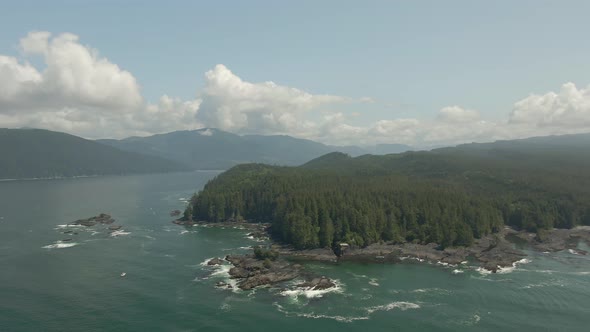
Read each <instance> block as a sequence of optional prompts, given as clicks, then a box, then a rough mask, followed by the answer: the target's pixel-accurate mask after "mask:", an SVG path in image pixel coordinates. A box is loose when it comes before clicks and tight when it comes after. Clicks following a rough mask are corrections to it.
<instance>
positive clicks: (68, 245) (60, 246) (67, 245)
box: [42, 241, 78, 249]
mask: <svg viewBox="0 0 590 332" xmlns="http://www.w3.org/2000/svg"><path fill="white" fill-rule="evenodd" d="M76 245H78V243H77V242H62V241H57V242H55V243H54V244H48V245H46V246H43V247H42V248H43V249H63V248H71V247H73V246H76Z"/></svg>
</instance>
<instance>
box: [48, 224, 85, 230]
mask: <svg viewBox="0 0 590 332" xmlns="http://www.w3.org/2000/svg"><path fill="white" fill-rule="evenodd" d="M82 227H86V226H84V225H72V224H62V225H57V226H56V227H55V228H54V229H60V228H82Z"/></svg>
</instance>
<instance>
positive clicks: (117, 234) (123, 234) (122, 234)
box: [111, 229, 131, 237]
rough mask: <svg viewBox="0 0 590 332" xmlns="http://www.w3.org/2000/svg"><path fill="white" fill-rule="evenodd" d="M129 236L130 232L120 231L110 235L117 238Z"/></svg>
mask: <svg viewBox="0 0 590 332" xmlns="http://www.w3.org/2000/svg"><path fill="white" fill-rule="evenodd" d="M129 234H131V232H125V231H124V230H122V229H120V230H118V231H114V232H112V233H111V236H112V237H117V236H125V235H129Z"/></svg>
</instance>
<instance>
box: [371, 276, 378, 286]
mask: <svg viewBox="0 0 590 332" xmlns="http://www.w3.org/2000/svg"><path fill="white" fill-rule="evenodd" d="M369 285H371V286H375V287H377V286H379V283H378V282H377V278H371V279H370V280H369Z"/></svg>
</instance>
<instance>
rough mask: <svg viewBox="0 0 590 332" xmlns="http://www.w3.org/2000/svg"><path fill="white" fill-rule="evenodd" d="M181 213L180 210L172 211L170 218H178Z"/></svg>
mask: <svg viewBox="0 0 590 332" xmlns="http://www.w3.org/2000/svg"><path fill="white" fill-rule="evenodd" d="M181 213H182V211H180V210H172V211H170V217H178V216H179V215H180V214H181Z"/></svg>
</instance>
